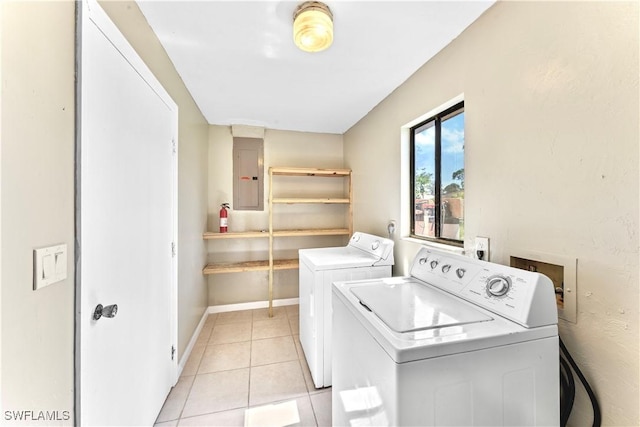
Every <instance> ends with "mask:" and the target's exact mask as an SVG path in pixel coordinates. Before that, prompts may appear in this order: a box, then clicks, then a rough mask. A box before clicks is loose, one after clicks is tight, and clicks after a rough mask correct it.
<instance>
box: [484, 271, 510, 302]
mask: <svg viewBox="0 0 640 427" xmlns="http://www.w3.org/2000/svg"><path fill="white" fill-rule="evenodd" d="M510 288H511V279H509V278H508V277H505V276H491V277H489V278H488V279H487V294H489V296H492V297H502V296H505V295H506V294H507V292H509V289H510Z"/></svg>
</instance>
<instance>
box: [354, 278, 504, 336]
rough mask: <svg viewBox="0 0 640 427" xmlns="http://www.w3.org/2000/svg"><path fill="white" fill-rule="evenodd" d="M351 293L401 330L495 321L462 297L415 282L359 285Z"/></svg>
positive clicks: (393, 327) (386, 321)
mask: <svg viewBox="0 0 640 427" xmlns="http://www.w3.org/2000/svg"><path fill="white" fill-rule="evenodd" d="M351 292H352V293H353V294H354V295H355V297H356V298H358V300H360V304H362V305H363V306H364V307H365V308H367V309H368V310H370V311H371V312H373V313H374V314H375V315H376V316H377V317H378V318H380V320H382V321H383V322H384V323H385V324H386V325H387V326H388V327H389V328H391V329H392V330H394V331H396V332H399V333H404V332H413V331H421V330H427V329H437V328H443V327H447V326H459V325H466V324H469V323H478V322H486V321H489V320H493V318H492V317H490V316H488V315H486V314H485V313H482V312H480V311H478V310H476V309H475V308H473V307H472V306H470V305H469V304H467V303H466V302H464V301H462V300H460V299H458V298H455V297H453V296H451V295H448V294H445V293H442V292H438V291H436V290H434V289H431V288H429V287H427V286H424V285H421V284H420V283H415V282H408V283H399V284H385V283H381V284H376V285H367V286H357V287H352V288H351Z"/></svg>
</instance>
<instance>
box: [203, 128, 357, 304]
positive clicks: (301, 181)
mask: <svg viewBox="0 0 640 427" xmlns="http://www.w3.org/2000/svg"><path fill="white" fill-rule="evenodd" d="M232 150H233V136H232V134H231V128H230V127H229V126H211V127H210V131H209V199H208V200H209V229H210V230H211V231H218V227H219V225H218V218H219V216H218V215H219V214H218V212H219V210H220V205H221V204H222V203H224V202H229V203H232V202H233V181H232V178H233V163H232ZM342 155H343V144H342V135H334V134H319V133H305V132H292V131H282V130H272V129H267V130H266V131H265V134H264V172H265V193H264V194H265V200H264V206H265V210H264V211H261V212H256V211H235V210H233V209H232V210H231V211H230V212H229V231H246V230H268V229H269V215H268V204H269V203H268V195H269V179H268V171H269V167H270V166H293V167H318V168H331V167H334V168H335V167H342V165H343V163H342ZM275 179H276V180H277V181H276V182H275V184H276V185H274V195H276V197H277V196H279V195H280V196H284V195H289V196H296V195H297V196H301V195H302V194H315V195H318V194H329V195H330V194H336V192H338V193H341V192H342V181H340V180H334V179H325V180H323V179H321V178H296V179H294V178H282V177H280V178H275ZM276 187H277V188H276ZM301 192H302V193H301ZM232 208H233V206H232ZM345 212H346V210H345V207H344V206H329V205H327V206H312V205H295V206H293V205H284V206H276V209H275V210H274V228H276V229H277V228H309V227H311V226H315V227H318V228H319V227H322V226H325V225H326V226H330V225H332V224H333V225H336V224H343V221H344V220H345V218H346V215H345ZM344 226H346V223H344ZM345 242H346V240H345V238H343V237H316V238H280V239H276V241H275V243H274V253H275V256H276V258H286V257H292V258H293V257H297V250H298V248H299V247H314V246H341V245H343V244H345ZM207 245H208V249H209V260H210V261H217V262H227V261H245V260H258V259H268V257H269V252H268V239H267V238H264V239H242V240H238V239H235V240H225V241H209V242H208V243H207ZM208 277H209V279H208V280H209V305H211V306H213V305H224V304H236V303H244V302H254V301H266V300H267V298H268V293H267V292H268V286H267V284H268V272H266V271H264V272H262V271H261V272H251V273H226V274H216V275H210V276H208ZM274 283H275V286H274V299H281V298H297V297H298V270H288V271H281V272H275V273H274Z"/></svg>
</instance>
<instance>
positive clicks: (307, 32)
mask: <svg viewBox="0 0 640 427" xmlns="http://www.w3.org/2000/svg"><path fill="white" fill-rule="evenodd" d="M293 41H294V42H295V44H296V46H298V47H299V48H300V49H302V50H304V51H305V52H320V51H323V50H325V49H327V48H328V47H329V46H331V43H333V14H332V13H331V10H330V9H329V6H327V5H326V4H324V3H320V2H318V1H308V2H305V3H302V4H301V5H300V6H298V8H297V9H296V11H295V13H294V14H293Z"/></svg>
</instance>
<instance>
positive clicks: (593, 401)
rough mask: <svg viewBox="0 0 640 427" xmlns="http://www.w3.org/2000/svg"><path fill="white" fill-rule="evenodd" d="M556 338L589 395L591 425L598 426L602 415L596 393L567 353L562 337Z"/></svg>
mask: <svg viewBox="0 0 640 427" xmlns="http://www.w3.org/2000/svg"><path fill="white" fill-rule="evenodd" d="M558 338H559V340H560V348H561V349H562V352H563V353H564V356H565V358H566V359H567V361H568V362H569V364H570V365H571V368H573V371H574V372H575V373H576V375H577V376H578V378H579V379H580V382H582V385H583V386H584V389H585V391H586V392H587V394H588V395H589V399H590V400H591V406H592V407H593V424H592V426H593V427H600V425H601V424H602V416H601V414H600V406H599V405H598V399H597V398H596V395H595V394H594V393H593V390H592V389H591V386H590V385H589V383H588V382H587V379H586V378H585V377H584V375H582V371H580V368H579V367H578V365H577V364H576V362H575V361H574V360H573V358H572V357H571V354H569V350H567V347H565V345H564V343H563V342H562V339H561V338H560V337H558Z"/></svg>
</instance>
